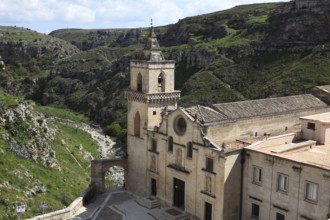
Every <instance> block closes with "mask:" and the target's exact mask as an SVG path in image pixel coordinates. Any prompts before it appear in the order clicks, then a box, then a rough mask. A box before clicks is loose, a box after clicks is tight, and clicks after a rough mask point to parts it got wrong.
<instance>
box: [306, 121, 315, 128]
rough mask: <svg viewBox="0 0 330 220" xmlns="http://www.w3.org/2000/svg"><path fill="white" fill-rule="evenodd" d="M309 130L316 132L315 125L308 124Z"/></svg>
mask: <svg viewBox="0 0 330 220" xmlns="http://www.w3.org/2000/svg"><path fill="white" fill-rule="evenodd" d="M307 129H310V130H315V123H311V122H308V123H307Z"/></svg>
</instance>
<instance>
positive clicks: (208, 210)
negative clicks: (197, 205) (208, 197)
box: [204, 202, 212, 220]
mask: <svg viewBox="0 0 330 220" xmlns="http://www.w3.org/2000/svg"><path fill="white" fill-rule="evenodd" d="M204 219H205V220H212V204H210V203H208V202H205V206H204Z"/></svg>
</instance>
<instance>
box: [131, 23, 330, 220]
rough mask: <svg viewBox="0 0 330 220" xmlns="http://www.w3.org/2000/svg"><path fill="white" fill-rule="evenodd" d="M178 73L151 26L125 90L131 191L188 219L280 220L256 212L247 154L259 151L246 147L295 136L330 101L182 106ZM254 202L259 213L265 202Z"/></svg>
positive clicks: (293, 98) (301, 98)
mask: <svg viewBox="0 0 330 220" xmlns="http://www.w3.org/2000/svg"><path fill="white" fill-rule="evenodd" d="M174 69H175V62H174V61H171V60H165V59H164V57H163V55H162V52H161V48H160V46H159V44H158V42H157V38H156V35H155V33H154V29H153V28H151V30H150V33H149V36H148V39H147V42H146V45H145V48H144V53H143V58H142V59H141V60H133V61H131V63H130V80H131V81H130V89H129V90H128V91H126V92H125V98H126V99H127V102H128V120H127V122H128V124H127V126H128V127H127V133H128V134H127V144H128V146H127V152H128V166H127V167H128V168H127V180H126V187H127V190H129V191H131V192H133V193H135V194H137V195H140V196H149V195H152V196H155V197H156V198H157V199H158V200H159V201H160V202H161V204H162V205H166V206H174V207H177V208H178V209H181V210H183V211H184V212H186V213H188V214H189V216H191V218H197V219H206V220H211V219H214V220H215V219H219V220H220V219H226V220H228V219H277V218H275V217H274V218H273V217H270V216H269V218H268V217H267V218H264V217H263V218H260V217H259V215H258V216H253V215H252V214H251V213H252V211H251V209H252V208H255V206H253V205H252V204H255V203H256V202H255V203H253V202H250V200H251V198H250V197H249V196H251V195H252V194H253V192H254V191H253V190H258V189H254V188H253V187H249V186H250V185H249V184H248V183H249V178H251V177H250V176H248V173H249V172H250V171H251V169H252V168H251V167H250V166H251V158H253V157H254V156H253V157H252V156H247V152H250V151H251V152H252V153H251V152H250V153H249V154H248V155H253V153H254V152H255V151H253V150H248V146H252V145H253V144H255V143H257V142H258V141H260V140H265V139H267V140H269V139H271V138H272V137H275V136H279V135H286V134H292V132H296V131H297V130H299V129H300V125H301V122H300V121H299V118H300V117H303V116H306V115H314V114H318V113H322V112H327V111H330V108H329V106H328V104H329V103H327V102H325V101H322V100H321V99H319V98H317V97H316V96H314V95H312V94H305V95H297V96H289V97H280V98H270V99H261V100H252V101H242V102H232V103H221V104H214V105H211V106H200V105H197V106H193V107H190V108H180V107H178V106H177V102H178V100H179V98H180V91H177V90H175V89H174V74H175V72H174ZM327 135H329V134H328V133H327ZM256 154H257V153H256ZM246 161H250V162H249V163H247V162H246ZM265 161H267V160H265ZM265 163H266V162H265ZM251 172H253V169H252V171H251ZM275 182H276V181H275ZM248 190H250V191H248ZM266 190H268V188H266ZM251 193H252V194H251ZM252 197H253V198H256V199H257V200H259V210H260V209H261V206H260V200H261V201H264V200H263V199H262V198H261V199H260V198H259V197H258V198H257V197H254V196H253V195H252ZM253 198H252V200H253ZM257 202H258V201H257ZM255 205H256V204H255ZM252 206H253V207H252ZM282 211H283V210H282ZM264 212H265V211H263V213H264ZM247 213H248V214H247ZM329 213H330V210H329ZM254 214H256V213H254ZM265 216H266V214H265ZM285 219H290V218H285Z"/></svg>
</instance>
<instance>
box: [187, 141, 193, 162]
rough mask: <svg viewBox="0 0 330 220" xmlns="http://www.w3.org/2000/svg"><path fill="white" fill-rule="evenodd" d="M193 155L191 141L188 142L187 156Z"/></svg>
mask: <svg viewBox="0 0 330 220" xmlns="http://www.w3.org/2000/svg"><path fill="white" fill-rule="evenodd" d="M192 157H193V143H192V142H191V141H190V142H188V144H187V158H190V159H192Z"/></svg>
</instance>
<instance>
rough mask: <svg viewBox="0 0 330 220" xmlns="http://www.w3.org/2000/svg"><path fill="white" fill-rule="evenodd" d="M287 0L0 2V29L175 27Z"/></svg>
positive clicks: (8, 0) (46, 31) (55, 0)
mask: <svg viewBox="0 0 330 220" xmlns="http://www.w3.org/2000/svg"><path fill="white" fill-rule="evenodd" d="M274 1H287V0H1V2H0V25H4V26H14V25H16V26H19V27H26V28H30V29H32V30H36V31H38V32H42V33H49V32H50V31H52V30H56V29H61V28H134V27H147V26H149V25H150V19H151V18H152V19H153V23H154V26H160V25H166V24H171V23H175V22H177V21H178V19H182V18H185V17H188V16H194V15H200V14H205V13H211V12H215V11H219V10H224V9H228V8H231V7H233V6H235V5H242V4H252V3H261V2H274Z"/></svg>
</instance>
